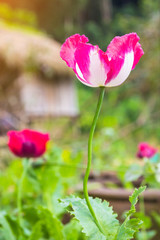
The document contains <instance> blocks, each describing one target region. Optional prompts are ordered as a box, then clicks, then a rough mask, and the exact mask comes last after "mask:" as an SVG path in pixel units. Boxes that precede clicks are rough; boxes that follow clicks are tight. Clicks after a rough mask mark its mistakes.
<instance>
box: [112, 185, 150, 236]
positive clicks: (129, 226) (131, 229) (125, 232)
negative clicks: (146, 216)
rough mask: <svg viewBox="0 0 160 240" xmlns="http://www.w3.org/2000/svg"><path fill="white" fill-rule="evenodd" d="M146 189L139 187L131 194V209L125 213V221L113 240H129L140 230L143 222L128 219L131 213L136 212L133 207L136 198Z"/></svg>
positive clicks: (137, 219) (136, 219)
mask: <svg viewBox="0 0 160 240" xmlns="http://www.w3.org/2000/svg"><path fill="white" fill-rule="evenodd" d="M145 189H146V187H145V186H144V187H140V188H139V189H135V190H134V192H133V194H132V195H131V196H130V197H129V201H130V203H131V209H130V210H129V211H128V212H127V213H126V219H125V221H124V222H123V224H122V225H121V226H120V227H119V230H118V233H117V236H116V238H115V240H130V239H132V238H133V236H134V234H135V233H136V232H138V230H139V229H140V228H141V226H142V224H143V221H141V220H140V219H139V218H132V219H130V217H131V216H132V215H133V213H135V212H136V208H135V205H136V203H137V201H138V196H139V195H140V194H141V193H142V192H143V191H144V190H145Z"/></svg>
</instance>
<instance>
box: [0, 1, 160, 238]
mask: <svg viewBox="0 0 160 240" xmlns="http://www.w3.org/2000/svg"><path fill="white" fill-rule="evenodd" d="M130 32H137V34H138V35H139V37H140V43H141V45H142V48H143V50H144V53H145V54H144V55H143V56H142V58H141V60H140V62H139V63H138V65H137V66H136V68H135V70H134V71H132V72H131V74H130V76H129V78H128V79H127V81H126V82H125V83H124V84H122V85H121V86H119V87H113V88H106V94H105V98H104V102H103V107H102V111H101V114H100V118H99V121H98V125H97V128H96V132H95V136H94V142H93V166H92V173H93V175H92V174H91V179H92V180H94V178H96V176H98V174H100V173H101V172H102V170H103V172H104V171H105V170H106V171H108V170H110V173H108V174H109V175H107V177H106V178H105V177H104V176H103V174H102V175H101V178H100V181H98V185H96V188H97V189H98V188H99V186H100V185H99V184H101V183H103V186H105V188H106V187H109V188H110V187H112V188H113V189H117V190H118V189H119V188H120V192H119V190H118V192H117V193H116V194H117V196H118V197H119V196H121V194H122V198H123V197H124V195H125V194H124V195H123V191H122V187H124V188H133V185H132V184H131V183H130V182H131V181H132V180H136V179H137V178H138V177H140V176H141V177H142V176H143V175H144V178H146V179H147V180H146V182H147V184H148V185H149V183H150V184H151V185H149V186H151V187H154V188H158V187H159V186H160V182H159V177H157V178H156V177H155V176H159V171H160V170H159V169H160V167H158V165H156V167H155V169H156V172H154V171H152V170H153V169H152V167H153V166H151V165H150V163H149V165H145V163H144V162H143V161H140V160H138V159H137V158H136V153H137V146H138V143H139V142H148V143H149V144H150V145H152V146H154V147H155V148H157V149H159V147H160V120H159V119H160V101H159V99H160V98H159V93H160V1H159V0H154V1H151V0H32V1H29V0H0V204H1V206H2V209H6V210H7V211H9V212H11V213H13V215H14V214H15V210H14V209H16V194H17V183H18V181H19V177H20V176H21V172H22V163H21V161H19V160H16V159H14V161H12V160H13V158H14V156H13V155H12V154H11V153H10V152H9V150H8V147H7V135H6V134H7V131H8V130H10V129H15V130H21V129H24V128H33V129H36V130H38V131H43V132H49V133H50V137H51V139H52V141H51V143H50V144H49V146H48V152H47V153H46V155H45V157H44V159H46V160H47V161H48V164H49V167H48V168H47V166H48V165H47V164H46V166H43V168H38V167H36V166H35V168H34V166H33V169H31V170H30V171H31V172H30V173H28V177H26V179H25V183H24V188H23V197H24V199H25V200H24V199H23V201H24V203H25V204H26V206H27V204H28V205H29V206H30V205H31V206H33V205H34V206H37V204H40V203H42V204H43V203H44V202H45V201H44V202H43V200H42V196H41V193H42V192H43V193H44V195H45V196H44V199H46V202H47V201H51V200H50V198H49V197H48V196H51V198H52V203H51V202H49V205H53V206H52V208H53V210H54V211H55V212H54V213H55V214H56V216H58V217H59V214H60V213H62V212H63V213H64V209H62V208H61V209H60V210H59V208H60V207H59V205H58V204H57V202H56V201H57V199H58V198H60V197H64V196H66V195H67V194H70V193H72V192H74V190H75V189H76V190H78V191H79V190H80V191H81V190H82V186H79V185H78V186H77V185H76V184H78V183H79V182H80V181H81V182H82V178H81V175H83V174H84V170H85V166H86V161H87V139H88V135H89V130H90V126H91V121H92V118H93V115H94V111H95V108H96V105H95V104H96V101H97V98H98V89H95V88H89V87H87V86H85V85H83V84H81V83H80V82H79V81H78V80H77V79H76V77H75V75H74V74H73V71H72V70H71V69H70V68H68V67H67V65H66V64H65V62H63V61H62V60H61V58H60V56H59V53H60V48H61V44H62V43H63V42H64V41H65V39H66V38H67V37H69V36H70V35H72V34H75V33H79V34H85V35H86V36H87V37H88V38H89V40H90V43H92V44H96V45H99V46H100V48H101V49H102V50H104V51H105V50H106V48H107V46H108V44H109V43H110V41H111V40H112V38H114V37H115V36H117V35H120V36H121V35H123V34H126V33H130ZM40 160H42V159H40ZM47 161H46V162H47ZM154 161H157V160H154ZM156 163H157V162H156ZM66 164H68V165H67V170H66ZM132 164H137V165H136V166H135V165H134V167H133V168H132V169H131V172H129V173H128V175H127V177H126V172H127V169H128V167H130V166H132ZM147 164H148V163H147ZM157 164H158V163H157ZM40 165H41V164H40ZM44 165H45V164H44ZM51 166H52V167H51ZM57 166H58V167H57ZM69 166H70V167H69ZM143 166H147V167H146V168H143ZM141 167H142V168H143V171H144V172H145V173H144V172H143V173H142V169H141ZM146 169H147V170H146ZM155 169H154V170H155ZM113 171H114V173H115V172H116V178H115V174H112V173H113ZM45 174H46V175H45ZM155 174H157V175H155ZM35 176H36V177H35ZM46 176H47V177H46ZM108 176H109V177H108ZM117 177H118V179H117ZM35 179H38V181H39V182H40V184H39V183H37V182H38V181H35ZM107 179H109V180H107ZM157 179H158V180H157ZM119 180H121V183H119ZM142 180H143V178H141V179H140V182H139V183H140V184H141V182H142ZM152 180H153V181H152ZM51 182H52V186H51V185H50V183H51ZM53 182H54V184H53ZM93 182H94V181H93ZM139 183H138V184H139ZM38 184H39V185H38ZM96 184H97V183H96ZM116 184H117V185H116ZM136 184H137V183H134V186H139V185H136ZM75 185H76V186H75ZM94 186H95V185H94ZM117 186H118V187H117ZM52 188H53V189H52ZM102 190H103V191H104V188H103V189H102ZM103 191H102V192H103ZM4 192H5V194H4ZM110 193H111V192H110V191H109V192H107V193H106V194H109V195H107V197H106V199H107V200H110V197H111V196H110ZM129 194H130V192H129V193H128V192H127V194H126V195H125V198H126V196H127V198H126V200H125V201H126V202H125V201H124V202H123V204H122V206H121V207H120V200H118V204H117V202H116V203H115V205H114V207H115V208H114V209H116V211H118V213H119V214H120V215H121V214H122V212H123V211H124V210H126V206H129V204H128V196H129ZM111 195H112V194H111ZM113 195H114V194H113ZM151 195H152V197H153V199H151V201H152V203H151V205H149V207H148V208H147V209H148V210H147V211H149V212H151V209H152V210H155V212H157V211H158V210H157V209H159V201H160V194H159V193H155V195H154V193H153V194H151ZM93 196H97V195H96V194H95V195H94V194H93ZM98 196H99V195H98ZM99 197H102V198H103V196H102V195H100V196H99ZM154 197H155V199H154ZM149 198H151V197H150V196H149ZM48 199H49V200H48ZM118 199H119V198H118ZM112 200H113V199H112ZM155 202H156V204H157V205H156V204H155ZM116 204H117V205H116ZM127 204H128V205H127ZM149 204H150V203H149ZM150 206H151V207H150ZM155 212H154V216H156V219H158V220H157V222H158V224H159V226H160V215H156V213H155ZM144 215H145V214H141V219H142V220H145V227H144V229H146V228H148V229H150V227H151V226H152V223H151V220H150V219H148V218H145V216H144ZM30 219H31V222H32V211H31V218H30ZM156 226H158V225H156ZM0 227H1V225H0ZM31 227H32V224H31ZM154 229H156V227H155V228H154ZM155 234H156V232H152V231H151V232H149V233H148V235H147V236H148V238H142V235H139V236H137V238H136V239H138V240H139V239H141V240H142V239H145V240H146V239H153V238H152V237H153V236H154V235H155ZM158 234H159V233H158ZM158 234H157V235H156V236H157V238H155V239H156V240H159V237H158ZM2 239H3V238H2Z"/></svg>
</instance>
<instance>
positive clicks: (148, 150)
mask: <svg viewBox="0 0 160 240" xmlns="http://www.w3.org/2000/svg"><path fill="white" fill-rule="evenodd" d="M157 151H158V150H157V149H156V148H154V147H152V146H150V145H149V144H148V143H146V142H142V143H140V144H139V145H138V152H137V157H138V158H144V157H146V158H152V157H153V156H154V155H155V154H156V153H157Z"/></svg>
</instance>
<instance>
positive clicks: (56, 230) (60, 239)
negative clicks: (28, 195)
mask: <svg viewBox="0 0 160 240" xmlns="http://www.w3.org/2000/svg"><path fill="white" fill-rule="evenodd" d="M39 218H40V220H41V222H42V224H43V229H44V230H45V231H44V232H45V233H46V234H47V235H49V236H50V237H52V238H53V239H54V240H64V235H63V225H62V223H61V222H60V220H59V219H58V218H56V217H54V216H53V214H52V213H51V212H50V211H49V210H48V209H47V208H43V207H39ZM39 225H40V223H39ZM39 225H38V227H39V228H40V226H39Z"/></svg>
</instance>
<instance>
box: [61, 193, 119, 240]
mask: <svg viewBox="0 0 160 240" xmlns="http://www.w3.org/2000/svg"><path fill="white" fill-rule="evenodd" d="M89 199H90V202H91V205H92V208H93V210H94V211H95V214H96V217H97V219H98V221H99V223H100V225H101V227H102V228H103V231H104V233H105V235H104V234H102V233H101V232H100V231H99V229H98V227H97V225H96V224H95V222H94V219H93V217H92V215H91V213H90V211H89V209H88V206H87V204H86V201H85V199H81V198H79V197H75V196H71V197H68V198H65V199H63V200H61V203H62V205H63V206H65V207H67V206H71V207H72V209H73V211H70V213H71V214H73V215H74V216H75V218H76V219H77V220H78V221H79V222H80V224H81V226H82V229H83V230H82V231H83V232H84V233H85V234H86V236H87V237H88V240H97V239H98V240H106V239H110V240H112V239H114V237H115V235H116V233H117V230H118V227H119V222H118V220H117V219H116V217H117V214H114V213H113V210H112V207H109V203H108V202H106V201H103V202H102V200H101V199H99V198H95V199H93V198H91V197H90V198H89Z"/></svg>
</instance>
